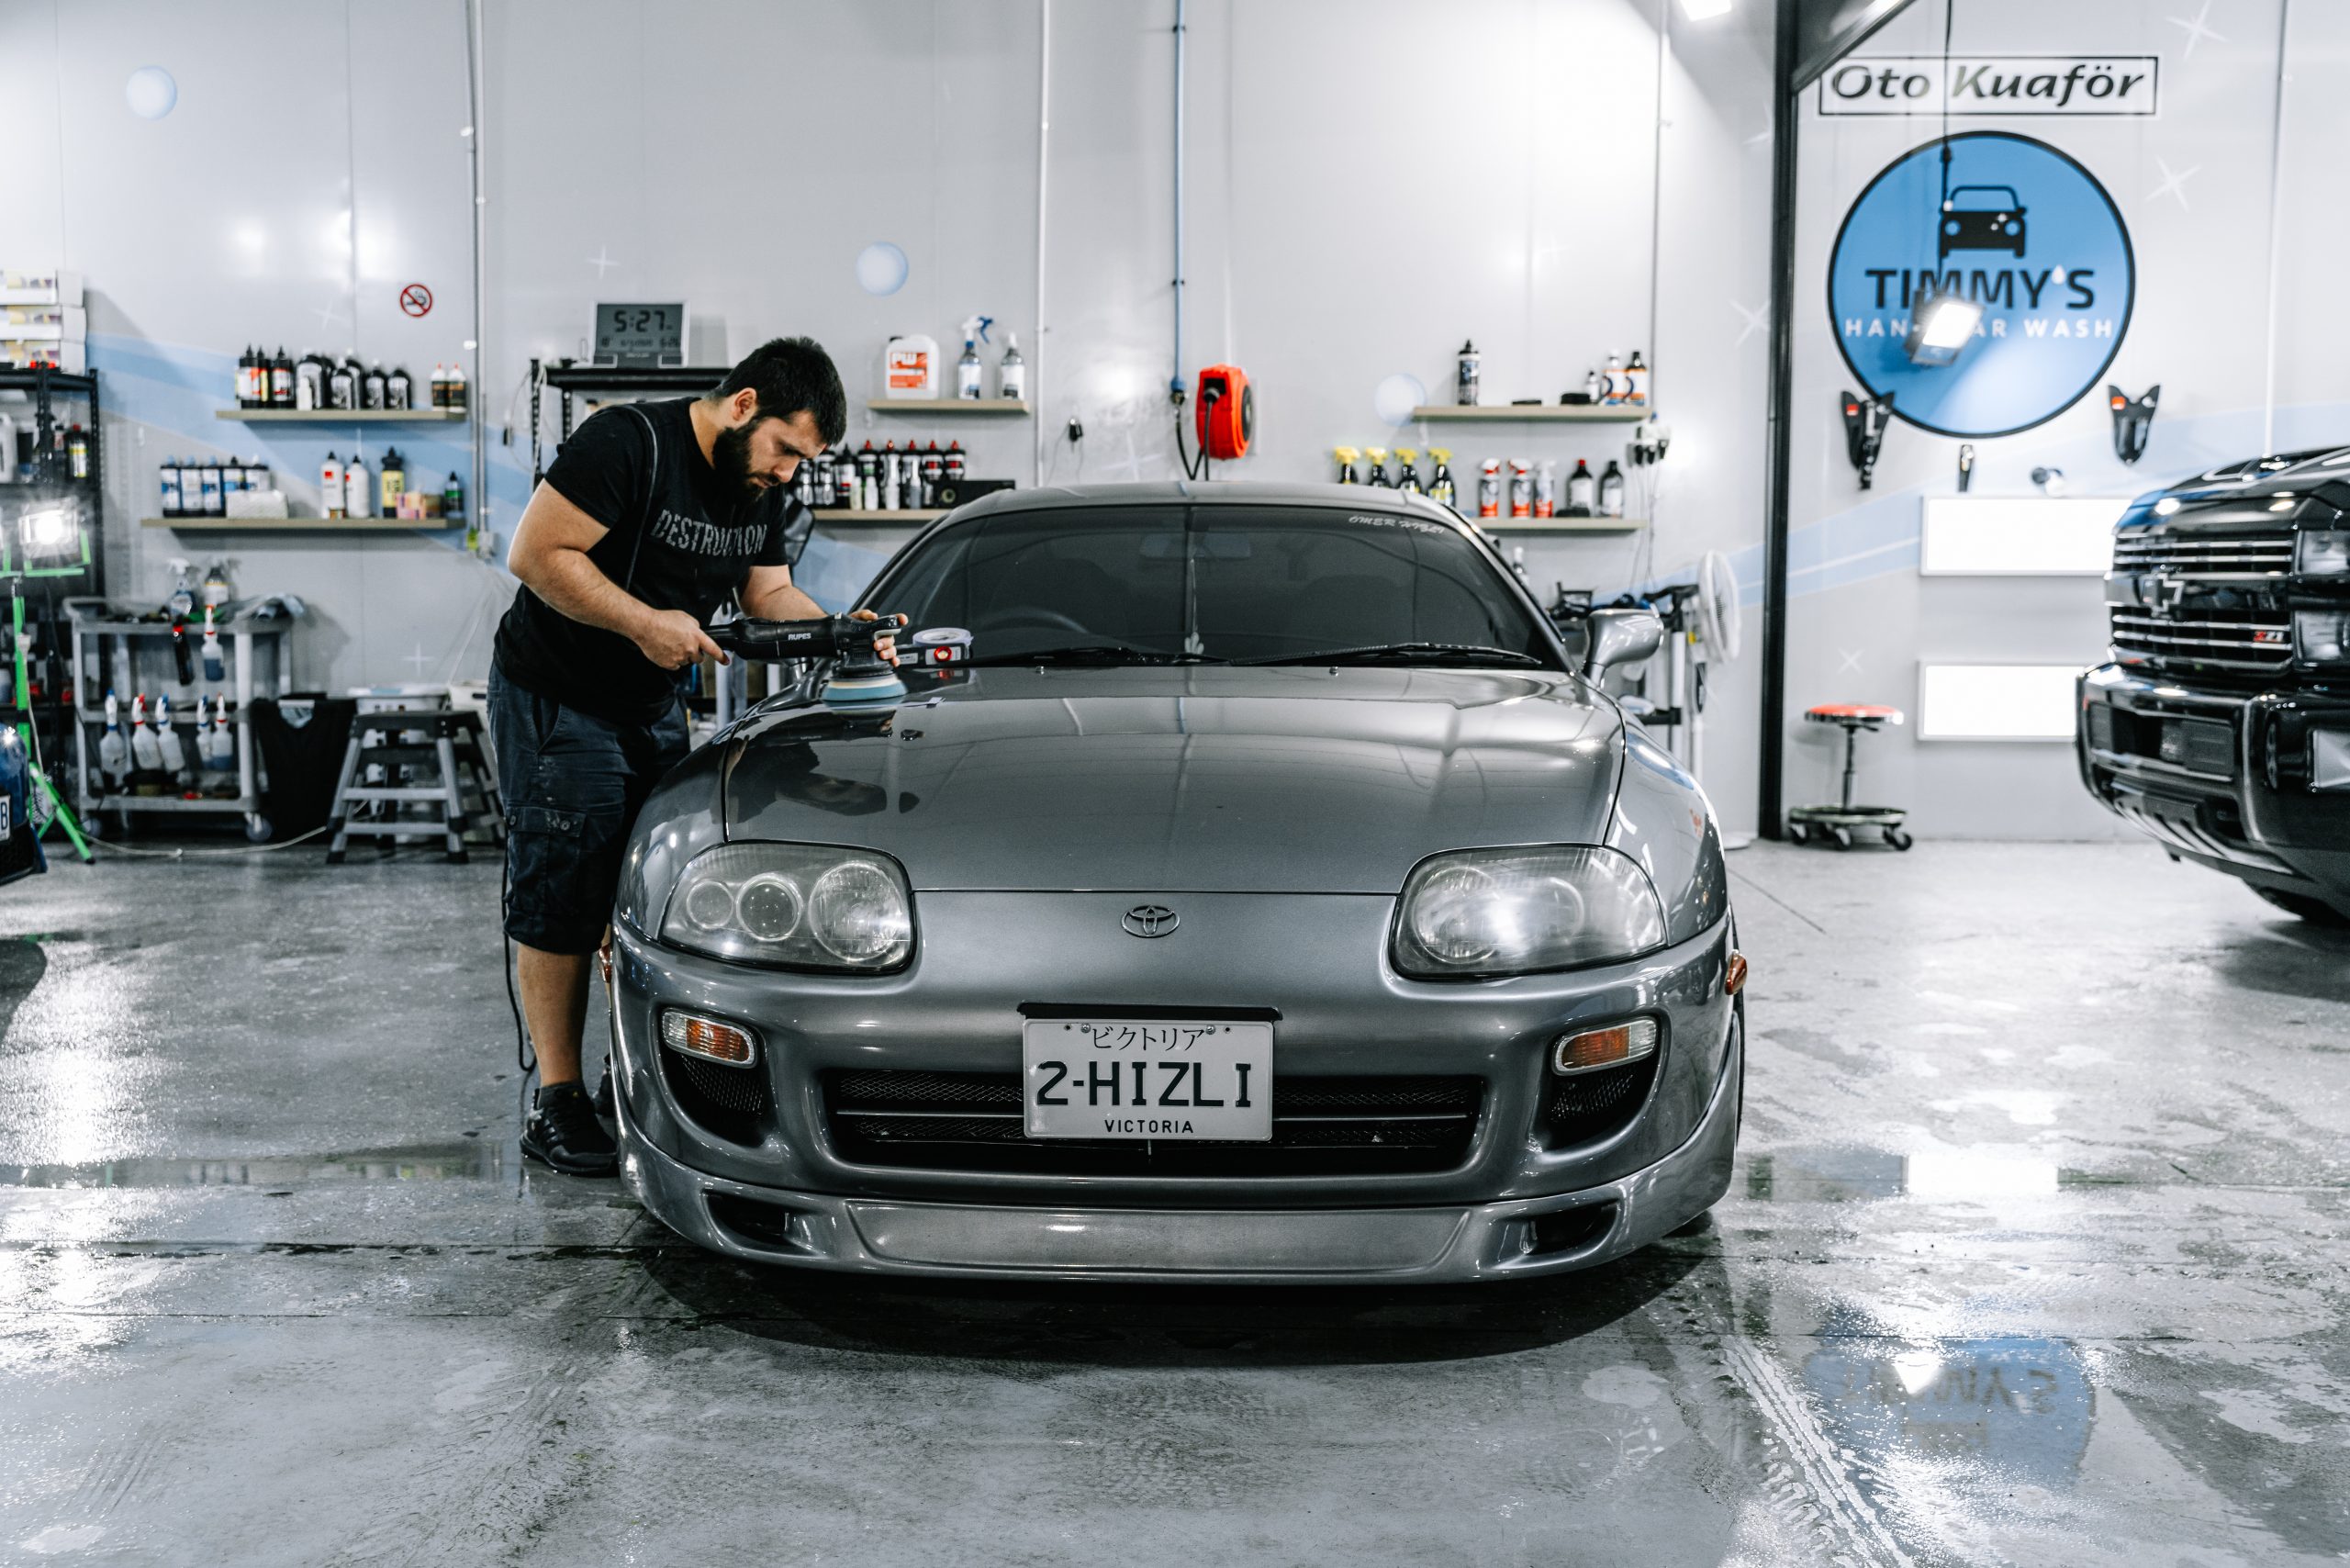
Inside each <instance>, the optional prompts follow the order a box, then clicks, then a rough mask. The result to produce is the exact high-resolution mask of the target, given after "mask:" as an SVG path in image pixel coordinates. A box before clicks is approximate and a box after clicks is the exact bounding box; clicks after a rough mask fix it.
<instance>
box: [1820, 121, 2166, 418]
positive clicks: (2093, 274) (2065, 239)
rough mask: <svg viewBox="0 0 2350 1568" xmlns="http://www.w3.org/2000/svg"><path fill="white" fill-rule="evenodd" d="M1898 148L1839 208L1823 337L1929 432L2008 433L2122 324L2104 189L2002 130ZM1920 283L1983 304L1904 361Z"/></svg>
mask: <svg viewBox="0 0 2350 1568" xmlns="http://www.w3.org/2000/svg"><path fill="white" fill-rule="evenodd" d="M1943 190H1944V182H1943V174H1942V142H1940V141H1939V140H1937V141H1930V142H1928V143H1927V144H1926V145H1925V146H1923V147H1920V148H1918V149H1917V150H1915V151H1911V152H1907V153H1904V154H1903V155H1902V156H1901V157H1900V158H1898V159H1897V160H1896V161H1895V162H1893V163H1892V164H1891V165H1890V166H1889V167H1887V168H1886V170H1885V172H1884V173H1882V174H1879V175H1877V177H1876V178H1875V179H1874V180H1871V181H1870V182H1869V185H1868V188H1867V189H1866V190H1864V191H1863V192H1862V193H1861V195H1860V199H1859V200H1857V201H1855V202H1853V203H1852V211H1851V212H1849V213H1846V214H1845V215H1844V227H1843V228H1842V229H1841V230H1839V231H1838V233H1837V235H1836V249H1835V251H1834V252H1833V253H1832V254H1831V255H1830V258H1829V263H1828V314H1829V317H1830V322H1831V324H1832V325H1833V326H1834V328H1835V331H1836V346H1837V347H1838V348H1839V349H1841V350H1842V351H1843V354H1844V363H1845V364H1849V365H1850V366H1852V374H1853V375H1856V376H1858V377H1859V378H1860V380H1861V384H1862V385H1863V386H1866V387H1867V388H1868V389H1869V391H1870V392H1871V393H1873V394H1875V395H1877V396H1883V395H1884V394H1886V393H1888V392H1889V393H1892V394H1893V412H1894V414H1895V415H1896V416H1897V418H1900V419H1903V420H1908V422H1909V423H1911V424H1913V425H1916V426H1918V427H1919V429H1921V430H1929V431H1935V432H1936V433H1937V434H1941V435H1956V436H1993V435H2012V434H2013V433H2014V432H2016V431H2020V430H2029V429H2030V428H2031V427H2032V426H2033V425H2036V424H2039V423H2041V422H2042V420H2050V419H2053V418H2054V417H2055V416H2056V415H2058V414H2060V413H2063V412H2064V411H2065V409H2068V408H2071V407H2072V406H2073V404H2074V403H2075V402H2076V401H2077V400H2078V399H2079V398H2081V396H2082V395H2083V394H2084V393H2086V392H2087V391H2088V390H2089V389H2090V388H2091V387H2093V386H2096V385H2097V384H2098V382H2099V381H2102V380H2103V379H2104V378H2105V372H2106V367H2107V366H2109V365H2110V364H2112V363H2113V356H2114V354H2115V353H2117V352H2119V351H2120V349H2121V338H2122V334H2123V333H2125V332H2127V331H2128V330H2130V307H2131V303H2132V299H2133V298H2134V297H2135V296H2136V293H2137V267H2136V264H2135V263H2134V262H2133V261H2132V256H2131V252H2130V231H2129V230H2127V229H2124V228H2123V227H2122V225H2121V213H2120V212H2119V211H2118V210H2116V209H2115V207H2114V205H2113V198H2112V197H2111V196H2107V195H2106V194H2105V187H2104V186H2103V185H2098V183H2097V180H2096V179H2095V177H2094V176H2092V175H2091V174H2089V172H2088V171H2087V169H2084V168H2082V167H2081V166H2080V165H2079V164H2078V163H2076V162H2073V160H2072V159H2070V158H2068V157H2066V156H2065V154H2064V153H2062V152H2059V151H2056V149H2054V148H2053V147H2051V146H2049V145H2048V144H2047V143H2046V142H2044V141H2035V140H2032V139H2031V137H2028V136H2015V135H2011V134H2009V132H2007V131H1999V130H1972V131H1966V132H1964V133H1962V134H1960V135H1957V136H1953V137H1952V138H1951V139H1950V174H1949V181H1948V191H1949V195H1948V196H1947V197H1945V196H1944V195H1943ZM1920 294H1933V295H1944V296H1947V295H1953V294H1956V295H1961V296H1964V297H1965V298H1967V299H1970V300H1973V301H1975V303H1976V304H1978V305H1980V306H1982V308H1983V319H1982V320H1981V322H1980V323H1979V324H1978V325H1977V326H1976V327H1975V337H1974V341H1973V342H1969V343H1968V344H1966V345H1965V346H1964V348H1963V349H1961V350H1960V352H1959V355H1958V358H1957V360H1956V361H1955V362H1954V363H1953V364H1947V365H1941V366H1927V365H1920V364H1911V363H1910V360H1909V356H1908V353H1907V352H1906V351H1905V350H1904V348H1903V342H1904V340H1905V339H1906V338H1907V336H1908V331H1909V315H1910V310H1911V308H1912V306H1913V304H1914V302H1916V301H1917V299H1918V298H1919V296H1920Z"/></svg>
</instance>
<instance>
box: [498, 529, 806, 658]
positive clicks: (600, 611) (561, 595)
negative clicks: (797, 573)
mask: <svg viewBox="0 0 2350 1568" xmlns="http://www.w3.org/2000/svg"><path fill="white" fill-rule="evenodd" d="M518 575H520V576H521V577H522V580H523V582H525V583H526V584H528V585H529V586H530V589H531V591H532V593H534V594H537V595H538V596H539V597H540V598H541V599H544V600H546V602H547V603H549V604H551V605H553V606H554V608H555V609H557V610H561V611H563V613H564V614H565V615H568V616H569V617H571V619H573V620H574V621H583V622H587V623H588V625H590V626H600V627H602V628H603V629H604V630H605V631H607V632H617V633H620V634H621V636H623V637H626V638H628V639H629V640H630V641H631V642H634V641H637V640H638V639H639V638H641V637H642V636H643V633H644V628H645V622H647V621H648V620H649V619H651V617H652V616H654V615H655V613H656V611H655V610H654V609H653V607H652V606H651V605H648V604H646V603H645V602H644V601H643V599H639V598H637V597H636V596H635V595H634V594H632V593H630V592H629V591H628V590H627V589H625V588H621V586H620V585H619V584H618V583H616V582H614V581H612V579H611V578H610V577H606V576H605V575H604V573H603V570H602V568H600V567H599V566H597V565H596V563H595V562H593V561H591V560H589V559H588V554H587V553H586V552H585V551H581V550H550V551H548V552H546V554H545V555H544V557H543V559H541V560H539V561H537V562H534V563H532V570H531V571H530V572H529V573H528V574H518ZM803 597H804V596H803Z"/></svg>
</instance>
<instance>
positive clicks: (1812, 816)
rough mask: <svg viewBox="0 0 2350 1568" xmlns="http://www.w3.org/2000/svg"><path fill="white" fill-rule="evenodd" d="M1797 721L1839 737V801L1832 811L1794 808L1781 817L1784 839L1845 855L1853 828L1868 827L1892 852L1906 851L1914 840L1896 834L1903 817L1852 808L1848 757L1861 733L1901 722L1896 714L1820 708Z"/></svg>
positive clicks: (1871, 708)
mask: <svg viewBox="0 0 2350 1568" xmlns="http://www.w3.org/2000/svg"><path fill="white" fill-rule="evenodd" d="M1803 716H1804V720H1805V722H1807V723H1813V724H1835V725H1838V726H1839V727H1841V729H1842V730H1843V732H1844V801H1843V804H1841V805H1837V806H1796V807H1795V808H1794V809H1793V810H1791V811H1789V812H1787V824H1788V825H1787V836H1788V837H1790V838H1792V839H1794V840H1795V841H1796V843H1797V844H1813V843H1820V844H1833V845H1834V846H1836V847H1837V848H1839V849H1850V848H1852V830H1853V829H1854V828H1856V827H1873V828H1874V829H1876V830H1877V832H1879V833H1881V834H1884V835H1885V841H1886V843H1887V844H1889V845H1891V846H1893V847H1894V848H1896V849H1907V848H1908V847H1909V846H1910V845H1911V844H1913V843H1915V842H1916V840H1914V839H1912V838H1911V837H1910V836H1909V835H1908V834H1907V833H1904V832H1903V831H1902V829H1901V820H1902V818H1904V817H1906V816H1908V814H1909V813H1908V812H1906V811H1903V810H1902V809H1901V808H1900V807H1898V806H1856V805H1854V804H1852V764H1853V754H1854V753H1855V752H1856V751H1858V750H1859V749H1860V744H1861V732H1862V731H1863V730H1867V731H1869V732H1871V733H1872V734H1874V732H1876V731H1878V730H1881V729H1883V728H1884V727H1885V726H1886V725H1887V724H1897V723H1899V722H1901V710H1900V709H1898V708H1882V707H1878V706H1876V705H1875V704H1874V703H1868V702H1823V703H1821V704H1820V705H1819V706H1818V707H1817V708H1807V709H1805V710H1804V715H1803Z"/></svg>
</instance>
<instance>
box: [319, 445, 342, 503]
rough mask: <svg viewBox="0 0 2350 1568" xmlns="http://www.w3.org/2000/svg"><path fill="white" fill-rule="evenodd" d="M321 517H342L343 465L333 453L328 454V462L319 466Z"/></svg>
mask: <svg viewBox="0 0 2350 1568" xmlns="http://www.w3.org/2000/svg"><path fill="white" fill-rule="evenodd" d="M341 515H342V465H341V464H340V463H338V462H336V461H335V456H334V454H333V453H331V452H330V453H328V454H327V460H326V461H325V462H324V463H321V464H320V465H319V516H320V517H327V518H335V517H341Z"/></svg>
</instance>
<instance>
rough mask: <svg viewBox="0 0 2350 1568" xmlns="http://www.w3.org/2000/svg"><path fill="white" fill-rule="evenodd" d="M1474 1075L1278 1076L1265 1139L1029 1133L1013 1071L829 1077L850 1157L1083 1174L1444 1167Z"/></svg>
mask: <svg viewBox="0 0 2350 1568" xmlns="http://www.w3.org/2000/svg"><path fill="white" fill-rule="evenodd" d="M1484 1097H1485V1083H1484V1080H1483V1079H1480V1078H1437V1077H1379V1078H1368V1077H1365V1078H1276V1079H1275V1080H1274V1082H1273V1137H1272V1141H1271V1142H1270V1143H1238V1142H1229V1141H1225V1140H1222V1139H1210V1140H1201V1141H1191V1140H1185V1141H1181V1142H1170V1141H1169V1140H1166V1139H1158V1140H1150V1141H1136V1140H1126V1139H1113V1138H1031V1137H1029V1136H1028V1132H1027V1126H1026V1120H1025V1117H1024V1114H1023V1111H1022V1107H1021V1098H1020V1075H1019V1074H1018V1073H1013V1072H882V1071H873V1070H864V1069H859V1070H853V1071H846V1072H835V1073H830V1074H827V1075H826V1077H825V1079H824V1111H825V1121H826V1125H827V1126H828V1127H829V1129H830V1132H831V1136H832V1141H833V1147H834V1149H835V1150H837V1151H838V1152H839V1154H840V1156H841V1158H842V1159H846V1160H849V1161H851V1162H853V1163H855V1164H858V1165H879V1166H902V1167H912V1168H918V1169H922V1170H990V1171H1033V1172H1035V1173H1038V1174H1044V1175H1087V1176H1144V1175H1158V1176H1324V1175H1346V1174H1360V1173H1363V1172H1372V1171H1416V1170H1450V1169H1451V1168H1453V1167H1454V1166H1457V1165H1459V1164H1460V1162H1461V1161H1462V1160H1463V1159H1466V1158H1468V1154H1469V1148H1470V1145H1471V1143H1472V1141H1473V1140H1474V1139H1475V1137H1476V1131H1477V1118H1478V1115H1479V1114H1480V1112H1481V1111H1482V1110H1483V1104H1484Z"/></svg>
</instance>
